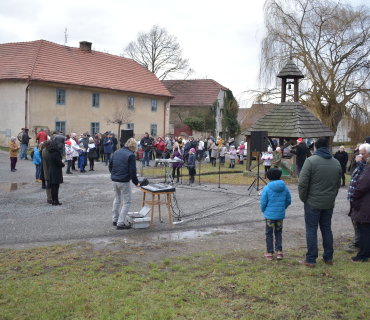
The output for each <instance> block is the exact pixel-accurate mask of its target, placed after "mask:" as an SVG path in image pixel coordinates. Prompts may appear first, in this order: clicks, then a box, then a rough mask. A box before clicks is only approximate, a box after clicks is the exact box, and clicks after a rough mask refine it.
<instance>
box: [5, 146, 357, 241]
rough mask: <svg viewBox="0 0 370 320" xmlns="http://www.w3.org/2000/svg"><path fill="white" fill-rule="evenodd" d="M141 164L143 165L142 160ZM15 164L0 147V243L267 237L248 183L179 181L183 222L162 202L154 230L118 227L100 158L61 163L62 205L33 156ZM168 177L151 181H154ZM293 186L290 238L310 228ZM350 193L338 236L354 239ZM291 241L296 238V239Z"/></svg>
mask: <svg viewBox="0 0 370 320" xmlns="http://www.w3.org/2000/svg"><path fill="white" fill-rule="evenodd" d="M137 164H138V167H139V162H137ZM16 168H17V169H18V170H17V171H16V172H14V173H13V172H11V171H10V160H9V154H8V153H7V152H4V151H0V171H1V176H0V221H1V223H0V247H1V248H26V247H30V246H36V245H46V244H51V243H71V242H76V241H80V240H86V241H89V240H91V241H96V239H123V238H124V239H129V238H130V237H132V238H135V239H141V240H142V241H149V242H150V241H154V240H153V239H163V238H162V237H163V236H165V237H166V236H167V238H168V239H170V240H171V237H172V239H174V240H176V239H177V240H181V238H182V236H181V235H184V234H187V233H188V234H191V233H195V234H198V237H199V236H200V234H201V233H200V231H202V232H203V231H204V232H207V231H210V232H212V231H213V232H214V231H215V230H218V231H219V233H220V234H222V233H223V232H228V233H229V234H231V237H232V234H233V233H235V234H236V233H238V234H239V236H243V237H244V238H245V237H248V233H249V232H250V233H251V234H252V233H253V231H255V230H256V228H258V229H259V230H258V231H259V232H260V235H261V239H263V237H264V219H263V215H262V213H261V211H260V209H259V196H258V194H257V192H256V191H253V192H252V195H249V192H248V190H247V189H248V187H249V186H248V185H241V186H240V185H239V186H233V185H222V184H221V188H218V185H212V184H203V183H202V185H201V186H198V184H197V183H196V184H195V185H194V186H192V187H188V186H185V185H179V186H177V188H176V200H177V203H178V207H179V208H180V209H181V222H179V221H178V219H177V216H178V210H175V211H176V212H175V213H174V214H173V222H174V224H173V226H172V227H171V226H170V224H169V217H168V211H167V207H166V206H162V210H161V211H162V221H163V223H161V222H160V221H159V219H158V211H157V210H155V213H154V221H153V222H154V223H153V228H152V229H149V228H146V229H130V230H117V229H116V228H115V227H113V226H112V218H111V211H112V203H113V200H114V193H113V190H112V184H111V180H110V174H109V171H108V168H107V167H106V166H105V165H104V163H101V162H99V163H96V165H95V171H94V172H89V171H88V172H87V173H84V174H83V173H80V172H74V173H73V175H66V174H65V168H63V172H64V176H63V177H64V183H63V184H61V186H60V191H59V199H60V202H62V206H51V205H49V204H47V203H46V192H45V190H43V189H42V188H41V183H39V182H36V181H35V166H34V164H33V163H32V161H30V160H28V161H26V160H18V163H17V167H16ZM144 176H145V170H144ZM163 180H164V179H162V178H161V179H157V180H152V179H149V181H150V182H151V183H158V182H160V181H163ZM196 182H198V180H196ZM201 182H202V181H201ZM288 187H289V189H290V191H291V194H292V205H291V206H290V207H289V208H288V209H287V214H286V220H285V222H284V225H285V227H284V228H285V229H284V230H285V231H284V232H290V233H289V234H287V235H288V239H287V240H289V235H293V234H294V232H297V231H299V232H300V233H302V231H304V219H303V204H302V202H301V201H300V200H299V198H298V188H297V185H296V184H291V185H288ZM132 189H133V201H132V207H131V210H130V211H139V210H140V209H141V205H142V192H141V191H140V188H137V187H135V186H134V185H133V184H132ZM346 194H347V188H341V189H340V190H339V194H338V197H337V200H336V206H335V209H334V216H333V233H334V237H343V236H344V237H350V236H351V235H352V232H353V230H352V226H351V224H350V220H349V218H348V216H347V212H348V208H349V206H348V202H347V200H346ZM173 203H174V202H173ZM197 232H198V233H197ZM303 233H304V232H303ZM303 233H302V234H303ZM302 234H301V237H303V235H302ZM176 237H177V238H176ZM231 239H232V238H231ZM291 241H292V243H294V239H291Z"/></svg>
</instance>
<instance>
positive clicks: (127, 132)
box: [120, 130, 134, 146]
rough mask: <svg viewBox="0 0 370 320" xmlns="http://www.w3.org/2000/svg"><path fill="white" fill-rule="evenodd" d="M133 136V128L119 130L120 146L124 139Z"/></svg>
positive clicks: (124, 141)
mask: <svg viewBox="0 0 370 320" xmlns="http://www.w3.org/2000/svg"><path fill="white" fill-rule="evenodd" d="M133 136H134V130H121V139H120V142H121V146H123V145H124V144H125V143H126V141H127V140H128V139H130V138H132V137H133Z"/></svg>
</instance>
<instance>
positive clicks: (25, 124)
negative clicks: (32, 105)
mask: <svg viewBox="0 0 370 320" xmlns="http://www.w3.org/2000/svg"><path fill="white" fill-rule="evenodd" d="M30 85H31V80H30V79H28V85H27V87H26V100H25V106H24V127H25V128H28V89H29V87H30Z"/></svg>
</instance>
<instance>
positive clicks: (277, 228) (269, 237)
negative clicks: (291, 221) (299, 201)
mask: <svg viewBox="0 0 370 320" xmlns="http://www.w3.org/2000/svg"><path fill="white" fill-rule="evenodd" d="M280 177H281V171H280V170H279V169H278V168H272V169H269V170H268V171H267V178H268V179H269V180H270V182H269V183H268V184H267V186H265V187H264V188H263V190H262V194H261V199H260V201H261V202H260V208H261V211H262V212H263V216H264V217H265V219H266V233H265V234H266V247H267V250H266V253H265V254H264V255H263V256H264V258H266V259H267V260H273V258H274V256H273V254H274V237H273V236H274V234H275V251H276V258H277V259H278V260H282V259H283V258H284V256H283V238H282V234H283V220H284V219H285V210H286V208H288V207H289V205H290V204H291V202H292V197H291V194H290V191H289V189H288V188H287V186H286V185H285V183H284V181H282V180H280Z"/></svg>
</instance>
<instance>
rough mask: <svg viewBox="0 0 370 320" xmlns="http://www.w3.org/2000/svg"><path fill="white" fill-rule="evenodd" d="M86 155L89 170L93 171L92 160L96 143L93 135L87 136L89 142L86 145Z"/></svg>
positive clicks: (95, 153) (94, 155) (94, 156)
mask: <svg viewBox="0 0 370 320" xmlns="http://www.w3.org/2000/svg"><path fill="white" fill-rule="evenodd" d="M87 147H88V149H87V157H88V158H89V164H90V170H89V171H95V170H94V162H95V158H96V156H97V152H96V144H95V141H94V138H93V137H90V138H89V144H88V145H87Z"/></svg>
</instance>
